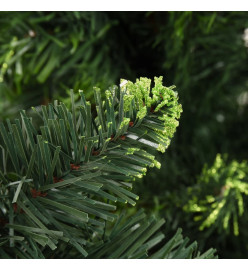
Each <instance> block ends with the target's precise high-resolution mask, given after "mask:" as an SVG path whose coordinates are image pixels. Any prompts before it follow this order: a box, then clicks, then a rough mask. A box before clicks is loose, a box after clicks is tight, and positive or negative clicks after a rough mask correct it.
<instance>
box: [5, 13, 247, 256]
mask: <svg viewBox="0 0 248 270" xmlns="http://www.w3.org/2000/svg"><path fill="white" fill-rule="evenodd" d="M0 25H1V27H0V45H1V46H0V64H1V78H0V80H1V82H0V118H1V119H6V117H11V118H12V117H13V115H15V114H16V112H17V111H18V110H19V108H21V109H23V108H24V109H26V108H29V107H30V106H37V105H40V104H47V103H48V102H49V101H50V100H51V99H52V98H58V97H60V98H59V99H60V100H61V99H62V97H63V99H62V100H63V101H64V102H65V103H66V104H69V102H68V100H69V99H68V98H67V96H68V89H70V88H73V89H75V90H76V89H83V90H84V93H85V96H86V97H87V98H89V99H91V100H92V101H93V91H92V86H93V85H97V86H99V87H100V88H101V89H103V90H105V89H107V88H108V87H109V86H110V85H111V84H112V83H114V84H118V83H119V78H125V79H129V80H134V79H135V78H137V77H140V76H145V77H154V76H158V75H159V76H160V75H162V76H164V78H165V81H166V83H168V84H176V85H177V91H178V93H179V97H180V103H181V104H182V106H183V108H184V112H183V114H182V116H181V118H180V126H179V127H178V130H177V133H176V135H175V137H174V139H173V141H172V143H171V145H170V147H169V149H168V150H167V151H166V153H165V154H164V155H162V154H161V155H157V159H158V161H159V162H160V163H161V164H162V169H161V170H157V169H152V170H149V172H148V174H147V176H145V178H144V180H142V181H137V184H136V185H135V186H134V192H135V193H136V194H139V195H140V199H139V201H138V202H137V206H136V207H135V209H136V208H137V209H140V208H141V207H143V208H145V209H146V212H149V213H153V214H155V215H156V216H157V217H162V218H165V219H166V221H167V226H166V232H167V233H173V232H174V233H176V230H177V228H178V227H182V228H183V232H184V234H185V233H186V234H187V236H189V238H190V239H192V240H197V241H198V243H199V244H200V247H201V248H202V249H207V248H210V247H215V248H217V250H218V254H220V257H222V258H233V257H235V258H247V251H248V247H247V241H248V235H247V233H246V224H247V221H248V215H247V208H246V203H245V201H246V199H245V196H244V195H243V192H242V191H241V190H240V185H239V187H237V188H235V189H234V190H233V189H231V190H232V191H231V193H228V194H229V195H228V196H229V197H228V205H229V204H230V205H232V206H233V208H232V210H230V208H229V207H228V205H225V207H223V208H222V210H221V212H220V214H221V215H218V218H217V222H215V223H214V224H212V225H210V224H209V226H202V227H201V224H202V222H203V220H205V219H206V218H207V216H208V215H209V214H210V213H211V212H212V210H213V209H214V206H213V205H218V204H219V202H221V199H223V198H222V197H218V195H220V194H222V193H221V190H223V189H222V188H223V187H224V186H225V183H226V181H229V180H227V177H225V173H227V172H228V170H230V172H229V173H230V175H231V176H230V177H231V178H230V179H231V180H230V181H231V183H232V181H234V182H235V181H236V180H237V179H238V176H237V175H238V171H240V170H241V171H242V172H243V173H242V174H243V178H242V179H239V181H241V182H242V183H244V184H246V182H247V173H246V172H247V169H246V165H245V164H246V162H243V160H246V159H247V147H248V143H247V142H248V141H247V133H248V125H247V124H246V122H247V120H246V119H247V109H248V107H247V104H248V98H247V96H248V95H247V91H248V90H247V85H248V84H247V71H248V70H247V69H248V67H247V60H248V54H247V46H248V43H247V40H248V37H247V31H245V29H246V28H248V13H247V12H75V13H74V12H49V13H47V12H22V13H14V15H13V13H11V12H10V13H9V12H4V13H1V17H0ZM103 92H104V91H103ZM76 99H77V100H79V99H80V97H77V98H76ZM93 102H94V101H93ZM37 109H38V108H37ZM218 153H220V154H223V155H225V154H228V158H227V160H226V161H225V162H223V168H222V167H221V168H222V169H219V170H216V173H213V174H212V175H211V169H212V164H214V161H215V158H216V155H217V154H218ZM223 155H222V156H223ZM221 160H222V159H221ZM234 160H235V161H234ZM206 164H208V165H206ZM235 164H238V165H237V166H236V165H235ZM234 165H235V166H236V167H235V166H234ZM204 166H206V168H210V169H205V170H203V168H204ZM213 166H215V165H213ZM234 167H235V168H236V169H235V171H232V170H233V169H232V168H234ZM213 168H214V167H213ZM225 168H226V169H225ZM224 171H225V173H224V174H223V172H224ZM207 178H209V179H212V180H211V183H210V184H211V185H208V184H206V182H205V180H206V179H207ZM203 179H205V180H203ZM218 179H219V180H218ZM235 179H236V180H235ZM214 181H215V182H214ZM230 181H229V182H230ZM237 181H238V180H237ZM237 181H236V182H237ZM233 184H234V183H233ZM212 185H215V187H216V190H217V191H216V193H215V191H213V190H212ZM199 186H205V187H206V191H205V190H204V194H202V193H201V192H202V191H201V190H199ZM228 190H229V189H228ZM187 191H188V192H187ZM223 192H224V191H223ZM225 192H228V191H225ZM233 193H235V194H236V193H237V194H238V193H240V194H241V195H240V196H241V197H242V198H243V196H244V198H243V199H244V209H243V211H241V210H240V209H241V208H240V203H239V204H238V202H241V199H240V196H239V195H236V196H239V199H238V198H237V197H235V196H231V195H232V194H233ZM223 194H224V193H223ZM202 196H213V197H214V199H215V202H213V203H211V202H207V199H206V200H205V199H204V198H205V197H203V198H202ZM201 199H202V200H203V201H200V200H201ZM229 199H230V202H229ZM190 202H191V203H192V204H190ZM193 202H194V203H193ZM194 204H197V205H198V204H199V206H203V207H206V208H204V209H205V211H203V212H201V216H202V218H203V219H202V220H198V221H197V220H194V217H195V216H196V215H198V214H197V213H191V211H189V209H190V205H191V206H192V205H194ZM187 207H188V208H187ZM186 210H187V211H186ZM191 210H192V209H191ZM240 211H241V212H242V215H240V213H241V212H240ZM131 212H132V213H133V212H135V210H134V208H132V210H130V213H131ZM228 213H229V214H230V219H228V222H227V223H225V224H227V227H226V229H224V227H223V222H224V217H225V216H228V215H229V214H228ZM236 217H237V218H236ZM236 219H237V222H236V221H235V220H236ZM226 220H227V218H226ZM233 224H237V226H236V225H234V227H236V228H237V227H238V229H239V234H238V235H237V230H235V231H236V233H235V234H234V228H233ZM225 226H226V225H225ZM199 228H201V229H202V230H200V229H199ZM228 228H229V230H228Z"/></svg>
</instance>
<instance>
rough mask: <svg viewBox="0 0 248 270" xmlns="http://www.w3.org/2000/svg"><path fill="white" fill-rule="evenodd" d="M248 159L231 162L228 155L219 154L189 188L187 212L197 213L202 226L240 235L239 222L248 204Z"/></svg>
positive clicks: (196, 216)
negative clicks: (228, 160)
mask: <svg viewBox="0 0 248 270" xmlns="http://www.w3.org/2000/svg"><path fill="white" fill-rule="evenodd" d="M247 172H248V166H247V161H243V162H241V163H239V162H237V161H232V162H231V163H229V164H228V163H227V156H224V157H221V155H217V156H216V160H215V162H214V164H213V165H212V166H211V167H210V168H209V167H208V166H207V165H206V166H205V167H204V169H203V171H202V174H201V176H200V177H199V179H198V181H197V183H196V185H195V186H193V187H190V188H188V193H189V198H190V200H189V201H188V204H187V205H185V206H184V210H185V211H186V212H191V213H195V217H194V220H195V221H196V222H197V223H199V224H200V225H199V229H200V230H204V229H208V228H209V229H210V231H212V230H213V229H216V230H217V231H218V233H220V234H224V233H227V234H230V233H233V234H234V235H236V236H237V235H239V225H238V221H239V220H240V218H242V216H243V215H244V211H245V210H246V207H245V206H246V204H247V195H248V181H247Z"/></svg>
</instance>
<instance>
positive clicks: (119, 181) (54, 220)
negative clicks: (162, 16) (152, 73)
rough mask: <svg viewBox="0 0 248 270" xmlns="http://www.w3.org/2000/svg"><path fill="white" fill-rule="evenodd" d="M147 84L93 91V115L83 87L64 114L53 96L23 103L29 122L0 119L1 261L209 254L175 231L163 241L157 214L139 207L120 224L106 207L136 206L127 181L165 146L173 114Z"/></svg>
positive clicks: (174, 104)
mask: <svg viewBox="0 0 248 270" xmlns="http://www.w3.org/2000/svg"><path fill="white" fill-rule="evenodd" d="M150 86H151V80H149V79H146V78H140V80H137V81H136V83H132V82H129V81H126V80H122V81H121V84H120V88H118V87H115V86H113V87H111V88H110V89H109V90H107V91H106V92H105V93H106V98H105V100H102V98H101V94H100V89H99V88H94V93H95V102H96V111H94V110H92V106H91V104H90V102H88V101H86V100H85V96H84V94H83V91H80V96H81V102H80V104H79V105H76V104H75V101H74V94H73V91H71V110H69V109H68V108H67V107H66V106H65V105H64V104H63V103H61V102H60V103H59V102H58V101H57V100H56V101H55V102H54V104H49V105H48V106H42V107H41V109H40V111H38V110H37V109H35V108H33V109H34V111H35V112H36V114H37V116H38V117H39V118H40V121H41V122H40V125H39V128H36V127H35V125H34V123H33V118H31V117H29V116H28V115H27V114H26V112H25V111H21V118H20V119H16V120H15V121H14V122H13V123H11V122H10V121H9V120H8V121H7V122H6V124H4V123H1V124H0V134H1V136H0V142H1V148H0V149H1V152H0V154H1V156H2V159H1V163H0V179H1V187H0V194H1V201H0V209H1V231H0V241H1V242H0V243H1V247H0V254H1V257H2V258H61V257H62V258H65V257H70V258H83V257H89V258H146V257H148V258H195V257H196V258H214V257H215V254H214V253H215V250H213V249H211V250H209V251H208V252H206V253H204V254H202V255H201V254H200V253H199V252H197V245H196V243H195V242H194V243H192V244H191V245H188V241H189V240H188V239H187V238H186V239H183V238H182V235H181V231H180V230H178V231H177V233H176V234H175V235H174V236H173V237H172V238H171V239H170V240H168V241H167V242H166V243H164V244H163V241H162V240H163V238H164V234H163V233H161V232H159V229H160V227H161V226H162V225H163V224H164V220H163V219H161V220H156V219H155V218H154V217H151V218H146V216H145V214H144V213H143V211H139V212H137V213H136V214H135V215H134V216H133V217H132V218H129V219H128V221H126V223H124V224H123V223H122V218H123V215H121V216H120V217H119V218H118V212H116V203H117V202H119V203H129V204H131V205H135V204H136V202H135V201H136V200H137V199H138V198H139V196H137V195H136V194H134V193H133V192H132V191H131V189H132V181H133V180H135V178H137V177H142V175H143V174H145V172H146V168H147V167H153V166H159V164H158V163H157V162H156V160H155V156H154V151H156V150H158V151H162V152H164V151H165V149H166V148H167V147H168V145H169V143H170V140H171V138H172V136H173V134H174V132H175V130H176V127H177V126H178V119H179V117H180V113H181V112H182V109H181V105H180V104H178V101H177V100H178V97H177V93H176V92H175V91H173V90H172V87H165V86H163V85H162V77H160V78H155V85H154V87H153V88H152V89H151V90H150ZM117 218H118V220H117V221H116V222H115V225H114V227H113V228H112V229H111V230H110V233H109V232H108V231H106V227H107V224H108V222H114V221H115V220H116V219H117ZM158 244H159V245H158ZM161 244H162V247H161V246H160V245H161ZM150 249H152V250H153V252H150ZM63 250H64V252H63ZM65 251H66V255H65Z"/></svg>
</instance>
